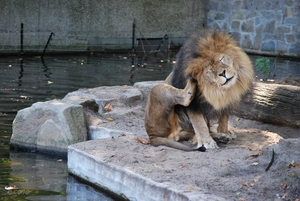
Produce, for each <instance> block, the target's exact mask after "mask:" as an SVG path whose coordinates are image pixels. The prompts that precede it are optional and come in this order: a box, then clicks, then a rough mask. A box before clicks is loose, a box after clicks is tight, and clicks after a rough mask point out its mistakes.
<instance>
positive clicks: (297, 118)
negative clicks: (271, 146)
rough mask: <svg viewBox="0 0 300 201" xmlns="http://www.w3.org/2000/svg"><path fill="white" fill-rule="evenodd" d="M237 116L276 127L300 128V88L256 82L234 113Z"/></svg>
mask: <svg viewBox="0 0 300 201" xmlns="http://www.w3.org/2000/svg"><path fill="white" fill-rule="evenodd" d="M234 114H235V115H236V116H239V117H242V118H247V119H252V120H258V121H261V122H264V123H272V124H276V125H283V126H290V127H296V128H299V127H300V87H299V86H292V85H281V84H267V83H262V82H255V83H254V84H253V91H252V92H251V93H248V94H247V95H246V97H245V98H244V99H243V101H242V102H241V104H240V107H239V109H238V110H236V111H235V112H234Z"/></svg>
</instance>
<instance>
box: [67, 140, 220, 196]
mask: <svg viewBox="0 0 300 201" xmlns="http://www.w3.org/2000/svg"><path fill="white" fill-rule="evenodd" d="M162 149H166V150H162ZM162 149H159V152H156V150H157V148H155V147H152V146H150V145H143V144H140V143H137V141H136V140H135V137H134V136H133V135H120V136H118V137H113V138H109V139H100V140H92V141H86V142H81V143H78V144H74V145H71V146H69V148H68V169H69V172H70V173H72V174H74V175H76V176H78V177H80V178H82V179H83V180H86V181H88V182H91V183H93V184H94V185H96V186H99V187H100V188H104V189H108V190H109V191H111V192H113V193H115V194H117V195H119V196H122V197H124V198H127V199H129V200H143V201H154V200H157V201H162V200H168V201H169V200H172V201H176V200H178V201H179V200H180V201H185V200H195V201H196V200H197V201H199V200H202V201H205V200H218V201H222V200H225V199H223V198H220V197H217V196H214V195H212V194H210V193H209V192H204V191H202V190H201V189H197V188H194V187H192V186H189V185H186V184H184V182H182V183H181V182H180V179H177V180H179V181H177V182H174V181H173V180H169V179H168V175H166V177H164V174H166V172H165V171H166V170H162V169H160V168H156V167H155V160H157V161H158V163H159V162H162V161H164V159H163V158H164V157H168V153H170V154H172V153H171V152H172V149H168V148H162ZM162 151H163V152H164V153H165V154H164V156H163V157H161V152H162ZM176 152H177V150H175V153H174V154H176ZM166 154H167V155H166ZM185 154H189V153H185ZM157 170H158V171H161V174H157V172H155V171H157ZM170 171H171V170H170ZM167 172H168V171H167ZM152 173H153V174H152ZM169 173H170V172H169ZM186 173H188V170H187V171H186ZM183 174H185V173H183ZM145 175H149V176H145ZM191 176H192V175H191ZM155 177H156V178H155ZM159 177H161V178H159ZM161 181H163V182H161ZM168 181H169V182H168Z"/></svg>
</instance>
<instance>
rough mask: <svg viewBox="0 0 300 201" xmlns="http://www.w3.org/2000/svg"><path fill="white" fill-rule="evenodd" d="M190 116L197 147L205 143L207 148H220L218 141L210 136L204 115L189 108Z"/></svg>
mask: <svg viewBox="0 0 300 201" xmlns="http://www.w3.org/2000/svg"><path fill="white" fill-rule="evenodd" d="M188 116H189V118H190V121H191V123H192V125H193V128H194V132H195V138H196V139H195V140H196V142H197V147H198V148H199V147H201V146H202V145H204V147H205V148H219V147H218V145H217V143H216V142H215V141H214V140H213V138H212V137H211V136H210V133H209V129H208V126H207V122H206V121H205V119H204V116H203V115H202V114H199V113H196V112H194V111H191V110H188ZM193 141H194V140H193Z"/></svg>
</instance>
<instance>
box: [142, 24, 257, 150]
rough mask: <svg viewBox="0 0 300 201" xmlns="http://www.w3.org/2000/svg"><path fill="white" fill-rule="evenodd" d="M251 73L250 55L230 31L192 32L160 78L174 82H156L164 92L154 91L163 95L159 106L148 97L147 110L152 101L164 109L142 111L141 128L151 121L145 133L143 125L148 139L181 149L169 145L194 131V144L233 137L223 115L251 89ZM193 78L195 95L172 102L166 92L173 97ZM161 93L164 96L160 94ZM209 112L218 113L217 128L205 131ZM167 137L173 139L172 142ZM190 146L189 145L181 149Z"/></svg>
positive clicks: (212, 145) (211, 115)
mask: <svg viewBox="0 0 300 201" xmlns="http://www.w3.org/2000/svg"><path fill="white" fill-rule="evenodd" d="M253 77H254V72H253V68H252V64H251V61H250V59H249V57H248V56H247V54H246V53H245V52H244V51H243V50H242V49H241V48H240V47H239V46H238V44H237V42H236V41H235V40H234V39H233V38H232V37H231V36H230V35H228V34H226V33H224V32H220V31H210V30H203V31H199V32H197V33H196V34H193V35H191V37H190V38H189V39H188V40H187V41H186V43H185V44H184V45H183V46H182V47H181V49H180V51H179V52H178V54H177V59H176V64H175V66H174V68H173V71H172V72H171V73H170V75H169V76H168V78H167V79H166V81H165V82H166V83H167V84H170V85H172V86H173V87H175V88H171V87H169V85H167V84H162V85H160V86H159V89H160V91H163V93H160V94H157V96H163V97H168V98H166V99H165V102H163V103H158V104H160V106H157V104H153V105H152V103H153V102H155V101H151V100H150V101H149V100H148V103H147V106H146V112H147V111H149V108H152V107H154V108H159V109H160V110H162V111H165V112H164V113H157V114H158V116H157V115H156V116H151V114H146V116H147V117H146V118H145V121H146V122H145V125H146V129H147V125H153V126H154V125H156V129H153V130H151V132H150V133H149V132H148V131H149V129H148V130H147V132H148V135H149V137H150V141H151V143H152V144H153V145H155V146H157V145H167V146H172V147H174V148H179V149H181V147H179V146H178V147H175V146H174V145H175V144H177V143H175V140H179V139H189V138H191V137H192V136H194V137H193V140H192V141H193V142H194V143H196V144H197V148H200V147H202V146H203V145H204V147H205V148H217V147H218V145H217V143H216V141H215V140H214V139H216V140H218V141H221V142H225V143H226V142H228V140H231V139H232V138H235V134H234V133H232V132H229V131H228V115H229V113H230V111H231V110H232V109H235V108H236V107H237V106H238V104H239V102H240V100H241V98H242V97H243V95H244V94H246V93H247V92H248V91H249V90H250V88H251V85H252V81H253ZM192 79H194V80H195V81H196V83H197V84H196V89H195V95H194V98H193V99H192V101H191V102H190V103H188V104H181V103H180V102H176V101H175V106H174V104H173V102H172V101H171V100H172V98H170V95H171V96H174V99H176V97H177V94H182V93H186V89H187V87H188V86H190V84H189V83H190V82H191V80H192ZM188 88H189V87H188ZM175 89H176V90H175ZM169 91H170V92H169ZM151 96H152V95H151V93H150V97H151ZM179 96H181V95H179ZM150 97H149V98H150ZM160 99H161V100H164V98H162V97H161V98H160ZM170 106H171V107H170ZM170 110H171V111H170ZM165 114H170V116H166V115H165ZM159 115H161V116H160V117H159ZM154 118H157V119H159V120H155V119H154ZM214 118H216V119H218V123H219V125H218V128H217V132H214V133H210V130H209V128H210V120H211V119H214ZM164 125H166V128H164ZM148 127H149V126H148ZM176 130H180V132H178V131H176ZM174 131H176V132H174ZM156 132H160V133H159V134H155V133H156ZM178 133H180V135H179V134H178ZM176 135H177V137H176ZM213 138H214V139H213ZM167 139H168V140H167ZM170 139H174V143H171V142H170ZM166 142H168V143H166ZM176 146H177V145H176ZM191 149H192V150H194V148H189V149H186V150H188V151H189V150H191ZM183 150H185V149H183Z"/></svg>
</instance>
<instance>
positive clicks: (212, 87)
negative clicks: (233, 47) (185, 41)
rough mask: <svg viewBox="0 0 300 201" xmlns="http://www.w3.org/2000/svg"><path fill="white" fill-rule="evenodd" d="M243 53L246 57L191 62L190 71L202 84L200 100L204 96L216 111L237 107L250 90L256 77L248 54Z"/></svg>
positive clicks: (222, 56)
mask: <svg viewBox="0 0 300 201" xmlns="http://www.w3.org/2000/svg"><path fill="white" fill-rule="evenodd" d="M239 53H242V54H240V55H239V54H236V53H235V52H234V53H232V52H230V54H226V53H212V54H207V55H205V57H200V58H197V59H194V60H193V61H191V62H190V63H189V67H188V68H187V70H186V73H188V74H190V75H191V76H192V77H193V78H194V79H195V80H197V82H198V88H197V90H198V92H197V94H198V96H199V98H200V99H202V98H203V97H204V98H205V99H206V100H207V101H208V102H209V103H210V104H211V105H212V106H213V107H214V108H215V109H216V110H220V109H224V108H227V107H228V106H233V107H234V106H237V105H238V103H239V101H240V99H241V96H242V95H243V94H245V92H246V91H248V90H249V87H250V85H251V82H252V78H253V70H252V65H251V61H250V59H249V58H248V56H247V55H246V54H245V53H243V52H241V51H239ZM196 96H197V95H196ZM201 97H202V98H201Z"/></svg>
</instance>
